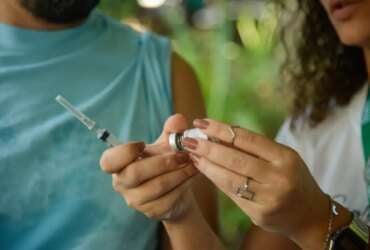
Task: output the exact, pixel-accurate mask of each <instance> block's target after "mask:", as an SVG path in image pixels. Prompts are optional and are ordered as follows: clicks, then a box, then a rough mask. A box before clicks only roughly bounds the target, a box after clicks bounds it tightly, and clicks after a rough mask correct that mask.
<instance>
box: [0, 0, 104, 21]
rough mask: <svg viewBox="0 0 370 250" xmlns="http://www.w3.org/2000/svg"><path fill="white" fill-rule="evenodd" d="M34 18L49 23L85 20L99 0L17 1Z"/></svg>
mask: <svg viewBox="0 0 370 250" xmlns="http://www.w3.org/2000/svg"><path fill="white" fill-rule="evenodd" d="M0 1H2V0H0ZM19 1H20V2H21V4H22V6H24V7H25V8H26V9H27V10H28V11H30V12H31V13H32V14H33V15H34V16H36V17H39V18H41V19H43V20H45V21H48V22H51V23H61V24H62V23H73V22H76V21H79V20H82V19H84V18H86V17H87V16H88V15H89V14H90V12H91V11H92V10H93V9H94V8H95V6H96V5H97V4H98V3H99V2H100V0H19Z"/></svg>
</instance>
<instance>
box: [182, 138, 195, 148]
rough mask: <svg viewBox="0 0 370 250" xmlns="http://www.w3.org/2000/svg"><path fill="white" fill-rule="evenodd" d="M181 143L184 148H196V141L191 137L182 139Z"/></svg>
mask: <svg viewBox="0 0 370 250" xmlns="http://www.w3.org/2000/svg"><path fill="white" fill-rule="evenodd" d="M182 145H183V146H184V147H185V148H186V149H190V150H196V149H197V147H198V141H197V140H195V139H193V138H184V139H183V140H182Z"/></svg>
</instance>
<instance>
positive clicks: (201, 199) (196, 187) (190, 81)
mask: <svg viewBox="0 0 370 250" xmlns="http://www.w3.org/2000/svg"><path fill="white" fill-rule="evenodd" d="M172 95H173V100H174V107H175V112H176V113H180V114H183V115H185V116H186V117H187V118H188V120H189V121H193V120H194V119H196V118H204V117H206V111H205V106H204V102H203V97H202V94H201V91H200V87H199V85H198V80H197V77H196V75H195V73H194V71H193V69H192V68H191V67H190V66H189V64H187V63H186V62H185V61H184V60H183V59H182V58H181V57H180V56H178V55H177V54H173V55H172ZM192 188H193V193H194V195H195V199H196V201H197V203H198V206H199V208H200V210H201V213H202V216H203V217H204V218H205V220H206V221H207V223H208V225H209V226H210V227H211V228H212V229H213V231H214V232H217V231H218V211H217V193H216V189H215V187H214V185H213V184H212V183H211V182H210V181H209V180H208V179H206V178H205V177H204V176H201V175H199V176H197V177H196V178H195V179H194V181H193V187H192ZM164 232H165V230H164ZM189 240H191V239H190V238H189ZM162 249H165V250H168V249H172V248H171V246H170V244H169V239H168V235H167V233H164V234H163V247H162Z"/></svg>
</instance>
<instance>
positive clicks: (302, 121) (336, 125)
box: [276, 85, 368, 154]
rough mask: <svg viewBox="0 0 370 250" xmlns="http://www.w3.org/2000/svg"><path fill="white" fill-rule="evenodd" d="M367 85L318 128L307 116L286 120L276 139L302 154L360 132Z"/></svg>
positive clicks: (336, 108)
mask: <svg viewBox="0 0 370 250" xmlns="http://www.w3.org/2000/svg"><path fill="white" fill-rule="evenodd" d="M367 90H368V87H367V85H366V86H364V87H363V88H362V89H361V90H359V91H358V92H357V93H356V94H355V95H354V96H353V97H352V99H351V101H350V103H349V104H348V105H346V106H343V107H340V106H336V107H333V109H332V112H331V113H330V115H329V116H328V117H327V118H326V119H325V120H323V121H322V122H321V123H319V124H317V125H316V126H311V124H310V122H309V120H308V118H307V117H305V116H301V117H299V118H298V119H297V120H295V121H294V126H292V124H293V120H292V118H288V119H286V121H285V122H284V124H283V125H282V127H281V128H280V131H279V133H278V135H277V137H276V141H278V142H279V143H282V144H285V145H287V146H290V147H292V148H294V149H296V150H297V151H301V153H303V154H304V153H306V152H307V151H308V150H315V149H317V148H318V147H317V145H322V144H325V142H327V143H334V142H336V140H338V139H339V138H340V136H338V134H339V133H340V134H348V133H351V132H352V133H353V132H355V133H358V132H360V131H359V130H360V123H361V114H362V108H363V105H364V102H365V100H366V96H367Z"/></svg>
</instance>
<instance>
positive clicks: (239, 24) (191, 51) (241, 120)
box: [101, 0, 285, 242]
mask: <svg viewBox="0 0 370 250" xmlns="http://www.w3.org/2000/svg"><path fill="white" fill-rule="evenodd" d="M218 2H219V4H221V5H222V4H223V5H224V7H225V8H221V9H222V10H226V9H227V8H226V5H225V4H226V1H218ZM257 7H258V6H257ZM259 7H260V6H259ZM101 8H103V9H104V11H106V12H107V13H109V14H110V15H113V16H115V17H129V16H135V14H136V11H137V5H136V2H135V1H132V0H131V1H127V0H126V1H125V0H122V1H119V0H106V1H103V4H102V5H101ZM253 8H256V6H254V7H253V5H252V6H251V5H246V6H245V7H244V8H243V9H242V10H241V13H240V15H239V17H238V18H237V19H236V20H230V19H229V18H228V16H227V14H226V11H225V13H224V15H221V19H220V20H218V22H217V24H216V25H215V26H214V27H212V28H211V29H208V30H199V29H196V28H194V27H192V26H190V25H189V24H188V22H187V18H186V17H185V15H184V11H183V9H181V8H180V7H177V8H176V7H171V8H164V9H163V10H161V11H160V12H157V13H160V14H161V20H162V21H163V22H164V23H165V24H166V26H167V27H169V29H170V30H171V32H170V35H169V36H170V38H171V39H172V40H173V44H174V49H175V50H176V51H177V52H178V53H179V54H180V55H182V56H183V57H184V58H185V59H186V60H187V61H188V62H189V63H190V64H191V65H192V66H193V67H194V69H195V70H196V72H197V75H198V77H199V81H200V84H201V87H202V90H203V93H204V96H205V100H206V105H207V109H208V116H209V117H211V118H215V119H218V120H222V121H225V122H228V123H230V124H238V125H240V126H242V127H246V128H248V129H251V130H253V131H256V132H259V133H262V134H265V135H268V136H269V137H273V136H274V135H275V134H276V131H277V129H278V127H279V126H280V124H281V122H282V120H283V118H284V116H285V109H284V105H283V103H282V101H281V99H280V98H279V95H278V91H277V90H278V86H279V77H278V70H279V61H278V58H277V56H276V54H277V53H276V45H277V35H276V31H275V28H276V26H277V21H276V18H275V14H274V12H273V10H271V8H270V7H269V6H268V7H266V8H264V9H263V10H262V11H260V9H257V10H256V9H253ZM257 11H260V15H259V20H258V21H257V20H256V19H255V18H254V17H252V14H255V13H256V12H257ZM236 35H238V36H239V39H235V37H236ZM220 211H221V214H220V220H221V226H222V228H223V235H224V239H225V241H226V242H232V241H233V240H234V239H237V238H238V237H241V236H242V235H243V234H244V233H245V231H246V230H247V229H248V227H249V226H250V221H249V220H248V218H247V216H246V215H245V214H244V213H242V212H241V211H240V209H239V208H238V207H237V206H235V204H234V203H233V202H231V201H230V200H229V199H228V198H226V196H225V195H222V194H220Z"/></svg>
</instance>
